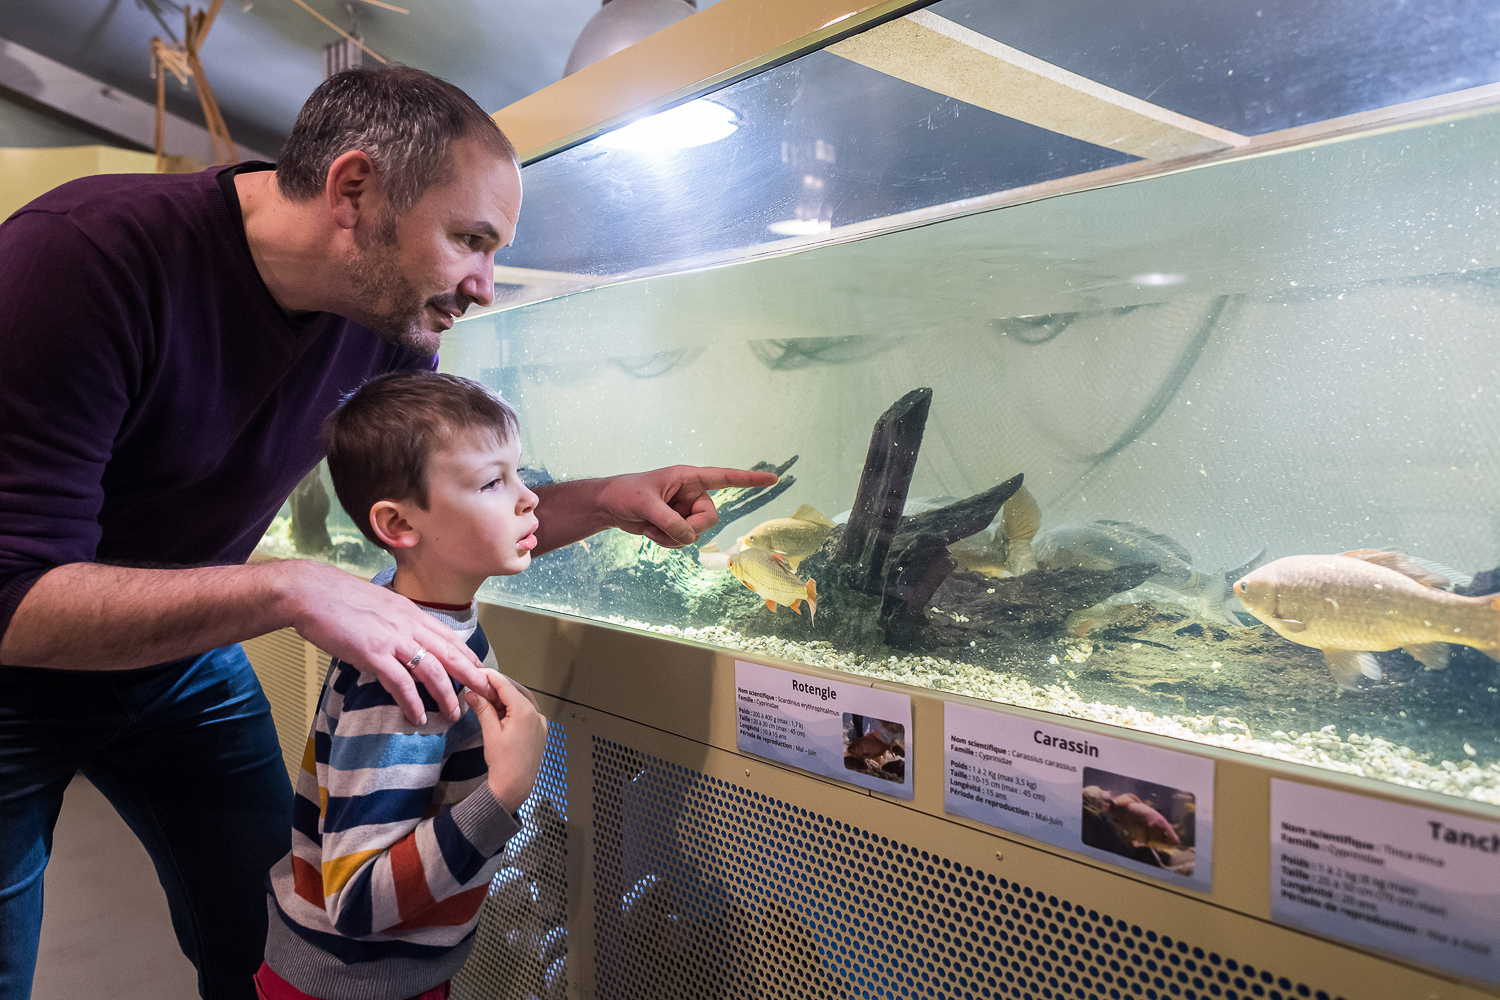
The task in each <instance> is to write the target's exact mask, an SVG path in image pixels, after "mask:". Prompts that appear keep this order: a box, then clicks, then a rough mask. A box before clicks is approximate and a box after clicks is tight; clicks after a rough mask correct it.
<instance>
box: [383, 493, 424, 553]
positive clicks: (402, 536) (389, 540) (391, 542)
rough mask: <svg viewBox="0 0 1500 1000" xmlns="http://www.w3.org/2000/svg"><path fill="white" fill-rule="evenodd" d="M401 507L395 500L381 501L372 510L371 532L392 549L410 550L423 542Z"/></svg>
mask: <svg viewBox="0 0 1500 1000" xmlns="http://www.w3.org/2000/svg"><path fill="white" fill-rule="evenodd" d="M401 507H402V505H401V504H399V503H396V502H395V501H393V500H379V501H377V502H376V503H375V505H374V506H372V507H371V508H370V528H371V530H373V531H374V532H375V537H376V538H378V539H380V540H381V541H382V542H384V543H385V544H386V545H387V546H388V547H390V548H392V549H409V548H411V547H412V546H413V545H416V544H417V543H418V542H420V541H421V540H422V536H421V535H419V534H417V529H416V528H414V527H412V524H411V522H410V521H408V520H407V519H406V514H405V513H404V512H403V511H402V509H401Z"/></svg>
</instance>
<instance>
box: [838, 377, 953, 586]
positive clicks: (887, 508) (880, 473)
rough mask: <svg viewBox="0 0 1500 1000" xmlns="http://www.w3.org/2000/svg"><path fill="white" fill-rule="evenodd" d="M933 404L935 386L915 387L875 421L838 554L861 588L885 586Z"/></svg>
mask: <svg viewBox="0 0 1500 1000" xmlns="http://www.w3.org/2000/svg"><path fill="white" fill-rule="evenodd" d="M931 407H932V390H931V389H913V390H912V391H911V392H908V393H907V394H906V395H904V396H902V397H901V398H900V399H898V400H896V402H895V403H893V404H892V405H891V408H890V409H888V410H886V411H885V412H884V413H882V414H881V415H880V419H879V420H877V421H875V430H874V432H873V433H872V434H871V435H870V451H869V454H868V455H867V456H866V457H865V467H864V471H863V472H862V473H861V474H860V477H859V490H858V492H856V493H855V495H854V508H853V509H852V510H851V511H850V512H849V523H848V525H847V526H846V527H845V530H844V533H843V536H842V537H841V538H840V539H839V546H838V549H837V550H836V551H835V552H834V556H833V558H834V560H835V561H836V562H840V563H843V564H844V565H845V566H846V567H848V569H847V579H848V583H849V585H850V586H852V587H853V588H854V589H856V590H861V591H864V592H865V593H867V594H879V593H880V592H881V590H882V589H883V588H884V585H885V563H886V556H887V555H888V554H889V553H890V548H891V542H892V541H893V540H894V539H895V537H896V532H897V530H898V528H899V527H900V524H901V511H902V509H903V508H904V507H905V506H906V494H907V491H908V490H909V489H910V488H911V477H912V473H913V472H914V471H915V470H916V467H917V452H918V451H919V450H921V447H922V433H923V431H924V430H925V429H926V427H927V413H928V410H929V409H930V408H931Z"/></svg>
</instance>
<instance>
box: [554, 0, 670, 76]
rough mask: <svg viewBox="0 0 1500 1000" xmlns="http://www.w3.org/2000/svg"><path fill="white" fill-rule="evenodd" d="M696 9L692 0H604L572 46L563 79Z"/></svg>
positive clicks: (654, 32) (668, 25) (647, 36)
mask: <svg viewBox="0 0 1500 1000" xmlns="http://www.w3.org/2000/svg"><path fill="white" fill-rule="evenodd" d="M696 9H697V4H696V2H694V0H604V3H603V5H602V6H601V7H600V8H599V11H598V13H596V14H595V15H594V16H593V17H591V18H589V23H588V24H586V25H584V26H583V31H581V32H580V33H579V35H578V40H577V41H576V42H574V43H573V51H572V52H569V53H568V64H567V66H566V67H564V69H563V76H572V75H573V74H574V73H577V72H578V71H579V70H581V69H583V68H584V67H585V66H591V65H593V64H594V63H596V62H598V61H599V60H600V59H606V58H608V57H609V56H612V55H614V54H615V53H616V52H619V51H620V50H621V49H627V48H629V47H630V46H632V45H634V44H635V43H636V42H639V41H640V40H641V39H643V38H649V37H650V36H651V35H654V34H656V33H657V32H658V31H661V30H662V29H663V28H668V27H671V26H672V25H674V24H676V23H677V22H678V21H681V20H682V19H684V18H686V17H690V16H691V15H692V14H693V12H694V11H695V10H696Z"/></svg>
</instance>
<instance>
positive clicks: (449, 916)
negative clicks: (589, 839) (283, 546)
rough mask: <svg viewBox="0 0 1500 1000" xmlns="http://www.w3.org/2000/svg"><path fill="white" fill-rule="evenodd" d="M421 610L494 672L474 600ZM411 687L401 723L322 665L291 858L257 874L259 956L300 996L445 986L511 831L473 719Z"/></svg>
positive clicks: (372, 693)
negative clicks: (261, 892)
mask: <svg viewBox="0 0 1500 1000" xmlns="http://www.w3.org/2000/svg"><path fill="white" fill-rule="evenodd" d="M390 572H391V571H389V570H387V571H386V573H384V574H381V576H377V577H376V578H375V580H374V582H375V583H377V584H384V583H386V582H388V580H389V578H390ZM423 610H425V611H427V612H428V613H429V614H432V615H433V616H435V617H437V618H439V619H440V620H442V621H444V622H445V623H446V624H448V625H449V626H450V627H452V628H453V629H454V631H456V632H457V633H459V637H460V638H461V639H464V640H465V641H467V643H468V645H469V648H470V649H472V650H474V652H475V654H476V655H478V656H479V657H480V658H481V659H482V660H483V661H484V665H485V666H487V667H492V668H493V667H494V665H495V664H494V655H493V653H492V652H491V651H490V648H489V643H488V641H487V640H486V639H485V636H484V633H483V632H482V631H481V630H480V629H479V626H478V621H477V617H476V609H475V608H474V607H473V606H471V607H470V608H469V610H468V611H467V612H458V613H456V614H455V613H453V612H445V611H440V610H434V609H431V608H425V607H424V609H423ZM455 687H456V685H455ZM419 690H421V693H422V701H423V704H424V705H425V706H426V708H427V723H426V724H425V725H422V726H413V725H411V724H409V723H408V722H407V721H406V719H405V717H404V716H403V715H402V714H401V709H400V708H399V707H398V706H397V705H396V702H395V700H394V699H393V698H392V697H391V696H390V694H389V693H388V692H387V691H386V690H385V688H383V687H381V686H380V683H379V681H378V680H377V679H376V678H375V675H373V674H365V673H361V672H360V671H358V670H356V669H355V668H354V667H352V666H350V665H349V664H347V663H344V662H342V661H340V660H334V661H333V663H332V664H331V666H330V668H329V671H328V679H327V681H326V682H325V683H324V685H323V693H322V695H321V696H320V698H319V704H318V715H317V718H316V720H315V721H314V723H313V731H312V735H311V736H310V737H309V739H308V741H307V752H306V754H305V755H304V757H303V760H302V770H301V772H300V774H299V775H298V779H297V790H296V798H295V800H294V803H293V811H292V850H291V853H290V854H288V855H287V856H286V857H284V858H282V859H281V861H279V862H278V863H277V864H276V866H275V867H274V868H272V869H271V873H270V877H269V879H268V889H269V893H270V898H269V900H268V906H269V909H270V930H269V933H268V934H267V939H266V962H267V964H269V965H270V966H271V968H272V969H274V970H275V971H276V972H277V974H279V975H280V976H281V977H282V978H283V979H285V980H287V981H288V982H290V983H291V984H292V985H293V986H295V987H297V988H298V989H300V990H302V991H303V992H304V993H308V994H310V995H312V996H315V997H320V998H325V1000H404V998H406V997H411V996H415V995H417V994H419V993H422V992H424V991H426V990H429V989H432V988H433V987H435V986H437V985H438V984H440V983H442V982H444V981H445V980H447V979H450V978H452V976H453V974H454V973H455V972H457V971H458V969H459V967H460V966H462V965H463V963H464V960H465V959H466V958H467V957H468V954H469V950H470V949H471V948H472V947H473V939H474V929H475V927H476V926H477V925H478V923H479V909H480V906H481V905H482V904H483V902H484V898H485V893H486V890H487V888H488V886H489V883H490V880H491V879H492V878H493V877H494V875H495V872H496V871H497V870H498V869H499V868H500V865H501V859H500V857H499V854H500V851H501V850H502V849H503V848H504V847H505V845H506V843H507V842H508V841H509V840H510V838H511V837H512V836H513V835H515V834H516V833H517V832H518V831H519V830H520V826H519V824H518V823H517V821H516V819H515V817H513V816H512V815H511V814H510V813H509V812H508V811H507V810H506V809H505V807H504V806H502V805H501V804H500V803H499V802H498V801H496V799H495V797H494V795H493V794H491V792H490V788H489V784H488V782H487V781H486V773H487V772H486V768H485V761H484V748H483V743H482V741H481V739H480V731H479V722H478V720H477V719H476V718H475V717H474V713H473V712H472V711H470V710H468V709H467V708H466V709H465V711H464V715H463V717H462V718H460V719H459V721H457V722H455V723H452V724H451V725H450V724H449V723H448V722H447V721H445V720H444V719H443V718H442V716H441V715H440V713H439V712H438V708H437V704H436V702H434V701H433V700H432V696H431V695H430V694H429V693H428V692H427V691H425V690H422V689H421V688H420V687H419Z"/></svg>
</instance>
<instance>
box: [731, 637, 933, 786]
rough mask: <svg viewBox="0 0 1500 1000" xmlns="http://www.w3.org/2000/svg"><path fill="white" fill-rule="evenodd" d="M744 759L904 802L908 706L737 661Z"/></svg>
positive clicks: (887, 694)
mask: <svg viewBox="0 0 1500 1000" xmlns="http://www.w3.org/2000/svg"><path fill="white" fill-rule="evenodd" d="M734 690H735V700H736V703H737V707H738V711H739V727H738V728H739V736H738V739H737V741H736V745H737V746H738V747H739V750H740V752H741V753H753V754H755V755H756V756H757V757H767V758H769V759H771V760H774V761H777V762H778V763H781V764H790V765H791V766H792V767H799V768H801V769H802V770H804V771H811V772H812V773H814V774H819V775H822V776H823V777H825V778H834V779H836V780H838V781H845V782H848V783H849V784H851V785H858V786H859V787H860V788H868V789H870V790H871V791H875V792H884V793H885V794H887V795H894V796H896V797H897V798H901V799H909V798H911V797H912V792H911V745H912V740H911V699H910V698H909V697H907V696H906V695H904V694H896V693H895V692H892V691H877V690H875V689H874V688H870V687H865V686H863V685H860V684H845V683H842V682H840V681H831V680H828V679H826V678H823V677H809V676H805V675H803V674H795V673H792V672H791V671H789V670H778V669H777V668H775V667H767V666H763V665H761V664H759V663H750V662H747V661H745V660H735V661H734Z"/></svg>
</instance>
